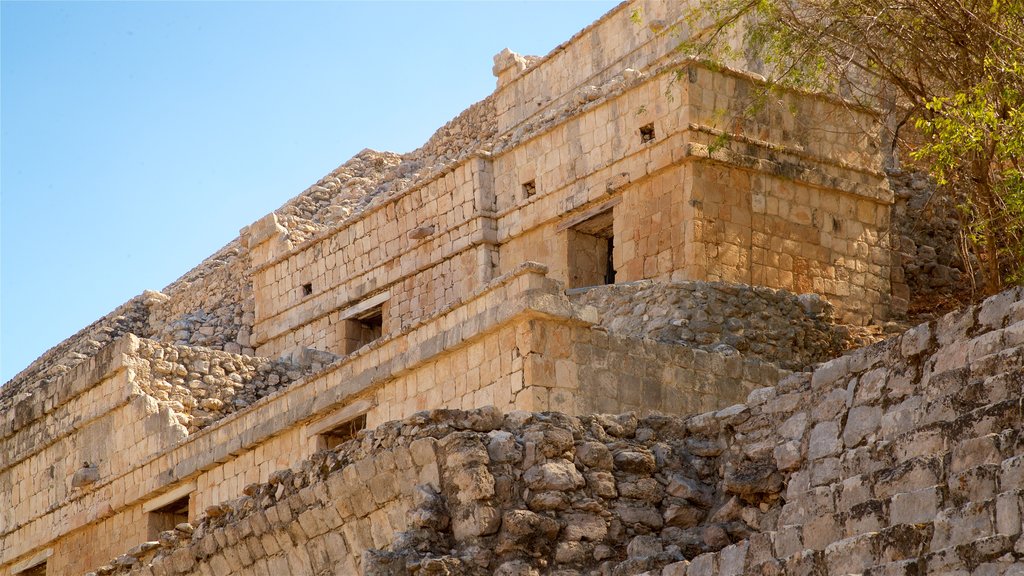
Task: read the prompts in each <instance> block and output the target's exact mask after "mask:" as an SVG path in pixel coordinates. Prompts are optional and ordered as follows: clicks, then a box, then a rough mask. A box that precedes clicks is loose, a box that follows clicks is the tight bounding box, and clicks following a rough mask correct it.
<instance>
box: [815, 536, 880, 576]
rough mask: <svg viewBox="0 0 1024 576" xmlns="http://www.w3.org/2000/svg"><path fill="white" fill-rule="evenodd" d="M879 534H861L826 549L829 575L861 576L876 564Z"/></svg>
mask: <svg viewBox="0 0 1024 576" xmlns="http://www.w3.org/2000/svg"><path fill="white" fill-rule="evenodd" d="M876 539H877V534H875V533H872V534H860V535H857V536H853V537H850V538H846V539H843V540H840V541H838V542H834V543H832V544H830V545H829V546H828V547H827V548H825V563H826V565H827V566H828V573H829V574H861V573H863V572H864V571H865V570H867V569H868V568H870V567H871V566H872V565H873V564H874V563H875V545H876Z"/></svg>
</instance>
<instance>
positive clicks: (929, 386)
mask: <svg viewBox="0 0 1024 576" xmlns="http://www.w3.org/2000/svg"><path fill="white" fill-rule="evenodd" d="M1022 367H1024V289H1020V288H1018V289H1014V290H1011V291H1008V292H1005V293H1002V294H999V295H997V296H994V297H992V298H989V299H988V300H986V301H985V302H984V303H983V304H982V305H980V306H976V307H973V308H970V310H968V311H965V312H962V313H954V314H950V315H947V316H946V317H944V318H943V319H941V320H939V321H936V322H932V323H930V324H924V325H921V326H919V327H916V328H914V329H913V330H911V331H909V332H907V333H905V334H904V335H902V336H901V337H899V338H894V339H891V340H888V341H886V342H882V343H880V344H877V345H874V346H871V347H868V348H863V349H860V351H858V352H856V353H854V354H852V355H849V356H845V357H841V358H839V359H836V360H834V361H830V362H828V363H826V364H824V365H821V366H820V367H819V368H818V369H817V370H815V372H814V373H813V374H798V375H793V376H790V377H787V378H785V379H784V380H783V381H781V382H780V383H779V384H778V385H777V386H774V387H766V388H759V389H757V390H754V392H753V393H752V394H751V395H750V396H749V398H748V400H746V402H745V403H744V404H739V405H736V406H732V407H730V408H727V409H724V410H720V411H718V412H713V413H706V414H700V415H696V416H689V417H667V416H658V415H652V416H648V417H645V418H637V417H636V416H634V415H632V414H625V415H620V416H607V415H598V416H586V417H579V418H577V417H570V416H566V415H563V414H559V413H526V412H511V413H509V414H506V415H504V416H502V415H501V413H500V412H497V411H496V410H495V409H482V410H475V411H441V410H438V411H431V412H426V413H420V414H417V415H415V416H413V417H411V418H408V419H407V420H404V421H402V422H392V423H388V424H385V425H383V426H381V427H379V428H377V429H376V430H373V431H369V433H365V434H364V435H362V436H361V437H360V438H359V439H358V440H356V441H353V442H350V443H348V444H346V445H343V446H342V447H339V449H337V450H336V451H334V452H328V453H322V454H318V455H317V456H316V458H314V459H313V460H312V461H311V462H309V463H306V464H304V465H303V466H302V468H301V469H302V471H301V472H298V474H295V475H291V474H288V472H286V474H285V475H284V476H283V477H281V478H280V479H279V480H278V481H276V482H273V483H270V484H268V485H257V486H254V487H251V488H250V489H247V496H246V497H244V498H241V499H239V500H236V501H233V502H231V503H229V504H226V505H224V506H221V507H218V508H217V509H214V510H208V516H207V518H206V519H204V520H202V521H201V522H200V523H199V526H198V528H197V529H196V530H195V532H194V533H193V534H191V536H190V537H184V536H183V535H176V536H175V538H174V539H171V538H168V541H167V542H165V543H164V545H163V547H160V548H154V549H153V550H150V551H147V552H145V553H139V554H136V556H134V557H131V558H127V559H126V558H124V557H122V559H121V560H120V561H119V563H120V565H121V566H122V568H121V569H120V571H121V572H123V573H127V572H129V571H130V572H131V573H133V574H143V573H146V574H148V573H166V574H200V573H205V571H206V570H208V569H212V570H213V571H214V572H217V570H218V569H217V568H216V566H218V565H223V566H228V567H229V568H230V570H231V573H233V574H261V573H266V571H267V570H270V572H271V573H273V569H272V567H282V568H287V569H288V570H290V571H291V573H292V574H315V573H321V572H322V571H325V570H337V569H343V570H348V571H351V570H352V567H353V566H357V567H358V569H359V570H360V571H361V572H362V573H365V574H378V575H384V574H389V575H390V574H503V575H512V574H516V575H532V574H541V573H544V574H556V573H557V574H563V575H569V574H590V573H597V574H623V575H626V574H640V573H649V574H662V575H663V576H670V575H671V576H677V575H681V574H686V575H689V576H695V575H711V574H779V573H783V572H784V573H808V574H810V573H828V574H847V573H864V572H865V571H870V573H872V574H874V573H880V574H896V573H899V574H919V573H938V572H943V573H967V572H972V573H986V574H1016V573H1018V572H1014V571H1015V570H1019V568H1020V566H1021V565H1022V563H1024V538H1022V522H1021V519H1022V509H1024V490H1022V488H1021V487H1022V486H1024V436H1022V434H1021V427H1020V422H1021V417H1022V416H1021V412H1020V405H1021V398H1022V383H1024V368H1022ZM416 443H420V445H421V446H425V445H426V444H429V445H430V446H431V451H432V455H431V451H424V453H423V454H424V455H423V456H422V459H417V460H415V461H416V462H417V463H418V464H417V465H421V467H420V468H416V467H413V466H410V468H411V469H412V471H413V474H414V475H415V476H416V478H417V479H418V481H419V482H420V485H419V486H417V487H415V488H414V489H413V492H414V494H415V498H412V499H407V500H401V498H398V499H399V500H401V501H402V502H404V504H403V505H408V504H409V503H413V504H414V505H413V506H412V507H411V508H409V513H408V515H406V516H402V517H401V518H398V519H396V515H385V516H386V518H387V519H389V522H388V523H387V524H386V525H384V526H386V528H385V529H386V530H401V529H402V528H404V531H402V532H400V533H398V534H396V535H394V536H393V541H392V543H391V544H390V546H389V549H387V550H379V549H370V550H369V551H368V554H367V556H366V557H365V560H364V561H362V565H361V566H358V564H359V563H358V561H356V560H353V558H355V557H358V556H359V551H360V550H359V548H360V546H365V547H369V544H370V543H371V542H376V541H378V540H383V539H388V538H386V537H384V536H383V534H382V535H381V536H380V538H377V537H376V536H374V533H373V532H372V529H371V535H370V537H366V535H364V537H361V539H360V538H359V537H358V536H357V535H356V534H354V533H353V532H351V530H350V529H349V528H348V527H349V524H348V523H347V522H346V520H345V519H346V518H347V519H359V518H362V519H366V518H368V517H372V516H373V513H375V512H374V511H372V509H373V510H376V509H377V508H375V506H377V505H378V503H379V502H386V501H390V500H389V498H394V496H391V495H389V494H394V493H395V489H394V488H392V489H391V490H392V491H391V492H390V493H388V494H381V495H378V494H376V493H375V492H374V490H375V488H374V487H375V486H376V484H375V483H376V481H377V480H380V479H381V478H382V477H381V475H387V474H395V470H400V469H401V464H400V463H399V464H398V467H393V466H394V465H395V464H396V463H397V462H398V460H397V459H396V458H395V454H398V453H400V451H401V449H402V448H403V447H407V446H409V447H411V446H413V445H415V444H416ZM431 458H435V460H434V462H436V466H437V467H436V469H437V472H438V474H437V477H432V476H431V477H429V478H424V477H423V476H422V474H423V472H422V464H426V465H427V466H430V465H431ZM410 459H412V458H407V459H404V462H406V465H407V466H408V465H409V461H410ZM421 463H422V464H421ZM346 475H347V477H348V478H353V477H359V475H362V476H361V477H360V478H362V479H364V480H362V482H364V483H367V486H369V489H368V488H364V490H366V493H365V494H362V498H361V499H360V498H354V499H353V498H351V496H352V494H351V493H348V492H343V491H335V490H333V489H332V486H336V485H339V484H340V483H342V482H343V479H345V478H346ZM398 477H401V474H400V472H399V474H398ZM284 479H291V482H283V480H284ZM392 486H393V480H392ZM403 486H404V488H402V490H403V491H404V490H408V489H409V487H408V482H407V485H403ZM377 490H382V488H377ZM404 493H406V492H402V494H404ZM342 494H343V495H344V496H345V497H338V496H340V495H342ZM358 500H362V501H364V502H362V503H361V504H358V505H362V506H364V509H362V510H361V512H358V511H355V510H353V509H352V506H353V505H355V504H353V503H354V502H355V501H358ZM371 501H372V502H375V503H374V504H369V502H371ZM394 509H402V508H401V507H397V508H394ZM324 510H335V511H338V512H339V513H338V515H337V516H335V512H333V511H326V512H325V511H324ZM341 510H344V512H341ZM283 512H284V513H283ZM271 515H272V518H273V520H272V522H268V521H267V519H270V518H271ZM325 515H326V517H325ZM327 518H331V519H334V520H330V521H329V520H326V519H327ZM395 520H397V522H395ZM348 522H352V520H349V521H348ZM332 523H333V524H332ZM371 524H372V523H371ZM331 526H335V527H336V529H334V530H333V531H332V530H331V529H330V527H331ZM274 534H287V536H274ZM331 534H333V535H331ZM271 541H272V542H273V543H272V544H270V545H269V546H267V545H265V544H266V543H267V542H271ZM260 542H262V543H263V544H260ZM146 554H148V556H146ZM130 566H134V569H133V570H129V567H130ZM211 567H212V568H211ZM161 570H162V571H163V572H161ZM106 572H108V573H109V572H113V570H112V571H106Z"/></svg>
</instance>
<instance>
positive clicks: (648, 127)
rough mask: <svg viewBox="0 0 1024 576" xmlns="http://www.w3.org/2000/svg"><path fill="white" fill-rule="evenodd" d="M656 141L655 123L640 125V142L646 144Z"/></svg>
mask: <svg viewBox="0 0 1024 576" xmlns="http://www.w3.org/2000/svg"><path fill="white" fill-rule="evenodd" d="M653 141H654V124H653V123H651V124H644V125H643V126H641V127H640V142H641V143H642V144H646V143H648V142H653Z"/></svg>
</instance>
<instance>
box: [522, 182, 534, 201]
mask: <svg viewBox="0 0 1024 576" xmlns="http://www.w3.org/2000/svg"><path fill="white" fill-rule="evenodd" d="M536 193H537V181H536V180H530V181H529V182H524V183H523V198H530V197H531V196H533V195H534V194H536Z"/></svg>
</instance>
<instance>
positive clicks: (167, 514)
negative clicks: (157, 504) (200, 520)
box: [147, 495, 189, 540]
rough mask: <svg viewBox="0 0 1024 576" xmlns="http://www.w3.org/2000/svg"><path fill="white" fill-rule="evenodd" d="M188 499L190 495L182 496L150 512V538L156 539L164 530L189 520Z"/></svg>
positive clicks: (148, 530)
mask: <svg viewBox="0 0 1024 576" xmlns="http://www.w3.org/2000/svg"><path fill="white" fill-rule="evenodd" d="M188 499H189V497H188V495H186V496H182V497H181V498H178V499H177V500H175V501H174V502H171V503H170V504H167V505H166V506H163V507H161V508H157V509H156V510H153V511H152V512H150V513H149V514H148V529H147V534H148V538H149V539H150V540H156V539H157V536H159V535H160V533H161V532H163V531H164V530H173V529H174V527H175V526H177V525H178V524H181V523H182V522H188Z"/></svg>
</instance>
